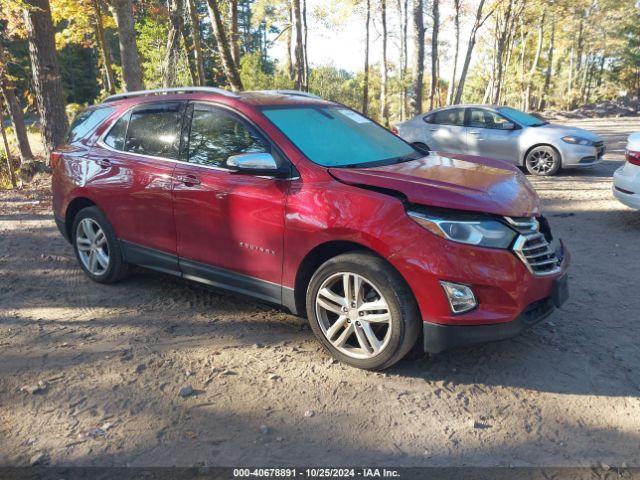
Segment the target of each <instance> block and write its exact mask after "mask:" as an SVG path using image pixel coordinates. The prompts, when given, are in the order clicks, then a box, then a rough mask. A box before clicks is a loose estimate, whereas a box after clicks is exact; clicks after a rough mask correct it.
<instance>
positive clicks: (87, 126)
mask: <svg viewBox="0 0 640 480" xmlns="http://www.w3.org/2000/svg"><path fill="white" fill-rule="evenodd" d="M114 110H115V109H114V108H94V109H91V110H85V111H84V112H81V113H79V114H78V115H77V116H76V118H75V119H74V120H73V123H71V127H70V128H69V133H67V143H71V142H75V141H78V140H80V139H81V138H84V137H86V136H87V135H88V134H89V133H91V132H93V130H94V129H95V128H96V127H97V126H98V125H100V123H102V121H103V120H105V119H106V118H107V117H108V116H109V115H111V114H112V113H113V111H114Z"/></svg>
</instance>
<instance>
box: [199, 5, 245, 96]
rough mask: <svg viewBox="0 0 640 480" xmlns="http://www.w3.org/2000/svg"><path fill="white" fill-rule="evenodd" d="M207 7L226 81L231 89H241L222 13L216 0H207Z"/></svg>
mask: <svg viewBox="0 0 640 480" xmlns="http://www.w3.org/2000/svg"><path fill="white" fill-rule="evenodd" d="M207 8H208V10H209V17H211V27H212V28H213V34H214V36H215V38H216V43H217V45H218V51H219V53H220V59H221V61H222V68H223V70H224V73H225V76H226V77H227V81H228V82H229V85H230V86H231V89H232V90H234V91H240V90H242V81H241V80H240V74H239V72H238V67H237V65H236V64H235V62H234V61H233V56H232V53H231V45H229V38H228V37H227V34H226V32H225V29H224V24H223V23H222V15H221V14H220V6H219V5H218V0H207Z"/></svg>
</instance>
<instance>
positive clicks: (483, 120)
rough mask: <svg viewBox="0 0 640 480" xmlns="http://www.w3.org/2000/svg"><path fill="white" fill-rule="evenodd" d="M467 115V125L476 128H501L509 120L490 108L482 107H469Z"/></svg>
mask: <svg viewBox="0 0 640 480" xmlns="http://www.w3.org/2000/svg"><path fill="white" fill-rule="evenodd" d="M470 111H471V112H470V115H469V126H471V127H476V128H498V129H500V128H502V127H503V125H504V124H505V123H507V122H508V121H509V120H507V119H506V118H504V117H503V116H502V115H500V114H499V113H496V112H492V111H491V110H484V109H482V108H471V109H470Z"/></svg>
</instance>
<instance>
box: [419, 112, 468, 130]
mask: <svg viewBox="0 0 640 480" xmlns="http://www.w3.org/2000/svg"><path fill="white" fill-rule="evenodd" d="M427 122H429V123H437V124H438V125H455V126H458V127H462V126H463V125H464V108H452V109H449V110H442V111H440V112H435V113H433V114H431V115H429V116H428V117H427Z"/></svg>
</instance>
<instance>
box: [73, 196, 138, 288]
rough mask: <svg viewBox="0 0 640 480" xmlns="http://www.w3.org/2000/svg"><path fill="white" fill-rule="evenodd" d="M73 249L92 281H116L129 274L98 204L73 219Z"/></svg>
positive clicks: (116, 240) (114, 237)
mask: <svg viewBox="0 0 640 480" xmlns="http://www.w3.org/2000/svg"><path fill="white" fill-rule="evenodd" d="M71 241H72V244H73V250H74V252H75V254H76V258H77V259H78V263H79V264H80V267H81V268H82V270H83V271H84V273H85V274H86V275H87V276H88V277H89V278H90V279H91V280H93V281H94V282H98V283H115V282H118V281H120V280H122V279H123V278H125V277H126V276H127V275H128V273H129V265H128V264H127V263H126V262H125V261H124V255H123V254H122V249H121V248H120V242H118V239H117V238H116V235H115V232H114V230H113V227H112V226H111V224H110V223H109V221H108V220H107V217H106V216H105V215H104V213H102V212H101V211H100V209H98V207H87V208H83V209H82V210H80V211H79V212H78V214H77V215H76V216H75V218H74V219H73V226H72V228H71Z"/></svg>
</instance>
